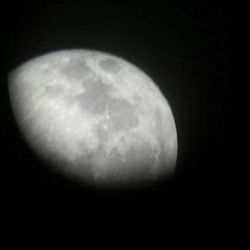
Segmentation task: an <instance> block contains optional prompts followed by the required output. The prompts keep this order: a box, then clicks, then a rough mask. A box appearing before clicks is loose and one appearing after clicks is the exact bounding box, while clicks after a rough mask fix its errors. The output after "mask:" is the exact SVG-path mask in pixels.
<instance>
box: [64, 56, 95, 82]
mask: <svg viewBox="0 0 250 250" xmlns="http://www.w3.org/2000/svg"><path fill="white" fill-rule="evenodd" d="M61 72H62V74H63V75H65V76H66V77H69V78H73V79H76V80H81V79H83V78H85V77H86V76H88V75H89V74H90V73H91V69H90V68H89V67H88V66H87V65H86V64H85V63H84V62H81V61H79V60H74V61H70V62H68V63H67V64H66V65H65V66H64V67H62V69H61Z"/></svg>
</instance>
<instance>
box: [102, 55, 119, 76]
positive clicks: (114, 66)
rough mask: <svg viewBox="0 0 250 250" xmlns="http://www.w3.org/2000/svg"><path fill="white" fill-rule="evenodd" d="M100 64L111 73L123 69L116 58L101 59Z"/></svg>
mask: <svg viewBox="0 0 250 250" xmlns="http://www.w3.org/2000/svg"><path fill="white" fill-rule="evenodd" d="M99 65H100V68H102V69H103V70H104V71H108V72H110V73H117V72H118V71H120V69H121V67H120V66H119V64H118V63H117V62H116V61H115V60H114V59H111V58H107V59H104V60H101V61H100V63H99Z"/></svg>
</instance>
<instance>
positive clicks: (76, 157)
mask: <svg viewBox="0 0 250 250" xmlns="http://www.w3.org/2000/svg"><path fill="white" fill-rule="evenodd" d="M8 79H9V81H8V86H9V95H10V102H11V107H12V110H13V113H14V117H15V119H16V122H17V124H18V127H19V128H20V131H21V133H22V135H23V136H24V138H25V142H26V143H27V144H28V145H29V146H30V148H31V149H32V150H33V151H34V152H35V153H36V154H37V155H38V156H39V157H40V158H41V159H43V160H45V162H46V163H48V166H49V167H50V168H51V169H52V170H54V171H55V172H56V173H57V174H59V175H62V176H64V177H66V178H69V179H71V180H73V181H76V182H78V183H82V184H87V185H92V186H94V187H100V186H101V187H130V186H138V185H139V186H140V185H145V184H146V185H148V184H152V183H157V182H158V181H159V180H160V179H161V180H162V179H164V180H165V179H167V177H170V176H172V174H173V173H174V170H175V167H176V160H177V132H176V125H175V121H174V117H173V114H172V111H171V108H170V106H169V104H168V102H167V100H166V98H165V97H164V95H163V94H162V92H161V90H160V88H159V87H158V86H157V85H156V84H155V83H154V82H153V80H152V79H151V78H150V77H149V76H148V75H147V74H146V73H144V72H143V71H142V70H141V69H139V68H138V67H136V66H135V65H133V64H132V63H130V62H128V61H126V60H124V59H123V58H121V57H118V56H114V55H111V54H108V53H104V52H99V51H94V50H87V49H75V50H63V51H57V52H51V53H48V54H45V55H42V56H39V57H36V58H34V59H31V60H29V61H27V62H25V63H23V64H22V65H20V66H19V67H17V68H16V69H14V70H13V71H12V72H10V73H9V76H8Z"/></svg>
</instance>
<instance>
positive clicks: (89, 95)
mask: <svg viewBox="0 0 250 250" xmlns="http://www.w3.org/2000/svg"><path fill="white" fill-rule="evenodd" d="M83 85H84V87H85V89H86V92H84V93H81V94H79V95H76V96H74V100H75V101H76V102H77V103H79V105H80V107H81V108H82V110H83V111H88V112H91V113H97V114H102V113H103V112H104V111H105V109H106V108H107V107H108V106H109V103H110V102H111V98H110V96H109V91H110V87H109V86H108V85H106V84H104V83H103V82H102V81H101V80H95V81H93V80H92V81H90V80H89V81H86V82H84V83H83Z"/></svg>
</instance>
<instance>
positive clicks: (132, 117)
mask: <svg viewBox="0 0 250 250" xmlns="http://www.w3.org/2000/svg"><path fill="white" fill-rule="evenodd" d="M82 84H83V87H84V89H85V92H83V93H81V94H78V95H75V96H73V97H72V98H71V100H70V101H73V102H77V103H78V104H79V105H80V107H81V109H82V110H83V111H84V112H86V111H87V112H91V113H93V114H103V113H104V111H106V110H107V111H108V112H109V116H110V119H111V123H112V126H113V128H114V129H115V130H118V131H119V130H128V129H131V128H133V127H135V126H137V125H138V123H139V121H138V119H137V116H136V114H135V112H134V107H133V106H132V105H130V104H129V103H128V102H127V101H126V100H117V99H114V98H112V97H111V96H110V91H111V89H112V88H113V87H111V86H109V85H107V84H105V83H103V82H102V81H101V80H100V79H98V80H87V81H84V82H83V83H82Z"/></svg>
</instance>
